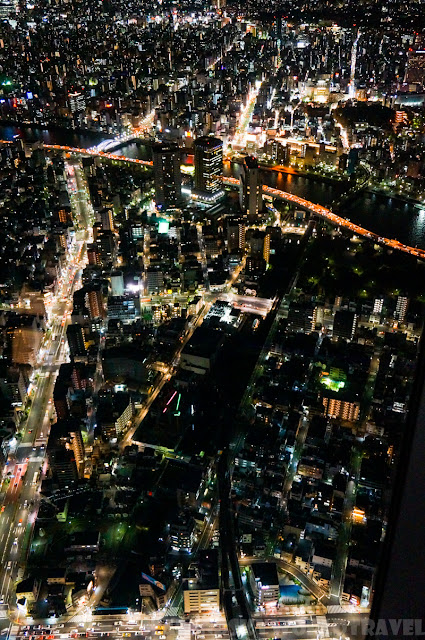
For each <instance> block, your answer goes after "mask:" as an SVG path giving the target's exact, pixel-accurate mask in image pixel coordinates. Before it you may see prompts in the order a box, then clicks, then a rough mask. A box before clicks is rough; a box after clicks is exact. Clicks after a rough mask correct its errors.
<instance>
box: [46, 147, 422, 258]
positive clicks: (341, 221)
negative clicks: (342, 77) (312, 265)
mask: <svg viewBox="0 0 425 640" xmlns="http://www.w3.org/2000/svg"><path fill="white" fill-rule="evenodd" d="M44 147H45V149H48V150H50V149H51V150H53V151H54V150H57V151H66V152H68V153H78V154H82V155H92V156H99V157H101V158H106V159H108V160H121V161H123V162H131V163H133V164H139V165H145V166H148V167H152V166H153V163H152V161H149V160H138V159H136V158H127V157H126V156H117V155H115V154H113V153H106V152H104V151H98V150H93V149H78V148H76V147H66V146H61V145H56V144H50V145H49V144H46V145H44ZM223 184H225V185H227V186H229V187H233V188H235V187H239V180H237V179H236V178H226V177H223ZM263 193H264V194H265V195H268V196H272V197H273V198H278V199H280V200H284V201H285V202H289V203H291V204H295V205H296V206H297V207H300V208H301V209H304V210H305V211H308V212H309V213H311V214H313V215H315V216H319V217H320V218H324V219H325V220H327V221H328V222H330V223H332V224H334V225H336V226H337V227H342V228H344V229H348V230H349V231H351V232H352V233H355V234H357V235H359V236H363V237H364V238H368V239H369V240H372V241H373V242H376V243H377V244H381V245H384V246H386V247H388V248H389V249H398V251H403V252H404V253H408V254H409V255H411V256H415V257H416V258H421V259H422V260H425V251H424V250H423V249H418V248H417V247H409V246H408V245H406V244H402V243H401V242H399V241H398V240H392V239H391V238H384V237H383V236H379V235H378V234H377V233H373V232H372V231H369V230H368V229H364V227H360V226H359V225H357V224H354V223H353V222H351V221H350V220H348V219H347V218H341V216H338V215H336V213H333V212H332V211H331V210H330V209H326V207H322V206H321V205H320V204H314V202H310V201H309V200H304V198H300V197H299V196H296V195H294V194H293V193H288V192H286V191H280V190H279V189H274V188H273V187H268V186H266V185H263Z"/></svg>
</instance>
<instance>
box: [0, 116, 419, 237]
mask: <svg viewBox="0 0 425 640" xmlns="http://www.w3.org/2000/svg"><path fill="white" fill-rule="evenodd" d="M17 135H18V136H19V137H22V138H24V139H25V140H43V142H45V143H46V144H63V145H68V146H72V147H81V148H87V147H92V146H94V145H96V144H98V143H99V142H100V141H101V140H104V139H105V138H106V137H107V136H105V135H104V134H100V133H87V132H84V133H78V132H70V131H68V130H64V129H54V130H47V129H36V128H32V127H31V128H30V127H16V126H9V125H0V139H1V140H11V139H13V137H14V136H17ZM116 153H118V154H122V155H127V156H129V157H132V158H141V159H143V160H146V159H149V158H150V149H149V147H147V146H145V145H138V144H136V143H130V144H128V145H126V146H125V147H121V148H120V149H119V151H117V152H116ZM225 173H227V175H230V174H232V175H235V176H236V177H237V174H238V165H236V164H235V165H232V166H230V165H227V166H225ZM263 180H264V183H265V184H268V185H269V186H272V187H276V188H278V189H282V190H283V191H289V192H291V193H294V194H296V195H298V196H300V197H302V198H305V199H306V200H311V201H312V202H317V203H319V204H322V205H324V206H327V205H329V204H331V203H332V201H333V200H334V199H335V198H336V197H337V196H338V193H339V191H338V186H336V185H332V184H326V183H324V182H320V181H317V180H311V179H309V178H305V177H303V176H294V175H290V174H284V173H278V172H275V171H273V172H272V171H264V172H263ZM340 214H341V215H342V216H344V217H347V218H349V219H350V220H351V221H352V222H355V223H357V224H360V225H361V226H363V227H366V228H367V229H370V230H371V231H374V232H375V233H378V234H379V235H382V236H386V237H387V238H396V239H397V240H399V241H400V242H403V243H404V244H408V245H411V246H418V247H420V248H421V249H425V206H424V207H423V208H420V207H417V206H415V205H413V204H408V203H405V202H403V201H402V200H398V199H396V198H388V197H387V196H381V195H377V194H373V193H369V192H364V193H361V194H360V195H359V196H358V197H357V198H355V199H353V200H352V201H351V202H348V203H346V204H345V205H344V207H343V209H341V211H340Z"/></svg>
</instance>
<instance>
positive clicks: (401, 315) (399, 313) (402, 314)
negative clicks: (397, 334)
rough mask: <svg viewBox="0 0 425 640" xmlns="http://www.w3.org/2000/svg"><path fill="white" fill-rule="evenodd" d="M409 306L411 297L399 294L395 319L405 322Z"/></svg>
mask: <svg viewBox="0 0 425 640" xmlns="http://www.w3.org/2000/svg"><path fill="white" fill-rule="evenodd" d="M408 306H409V298H407V297H406V296H398V297H397V303H396V307H395V311H394V320H397V322H404V319H405V318H406V312H407V307H408Z"/></svg>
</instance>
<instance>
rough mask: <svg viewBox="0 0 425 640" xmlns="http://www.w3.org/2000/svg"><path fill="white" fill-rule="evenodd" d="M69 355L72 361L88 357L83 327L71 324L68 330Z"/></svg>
mask: <svg viewBox="0 0 425 640" xmlns="http://www.w3.org/2000/svg"><path fill="white" fill-rule="evenodd" d="M66 337H67V340H68V346H69V354H70V356H71V359H72V360H77V361H78V360H79V359H81V358H86V357H87V350H86V345H85V341H84V331H83V327H82V326H81V325H79V324H70V325H68V327H67V329H66Z"/></svg>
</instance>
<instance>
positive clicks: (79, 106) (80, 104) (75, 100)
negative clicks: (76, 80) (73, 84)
mask: <svg viewBox="0 0 425 640" xmlns="http://www.w3.org/2000/svg"><path fill="white" fill-rule="evenodd" d="M68 103H69V108H70V109H71V113H79V112H81V111H85V109H86V98H85V96H84V94H82V93H80V92H78V91H75V92H74V93H68Z"/></svg>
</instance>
